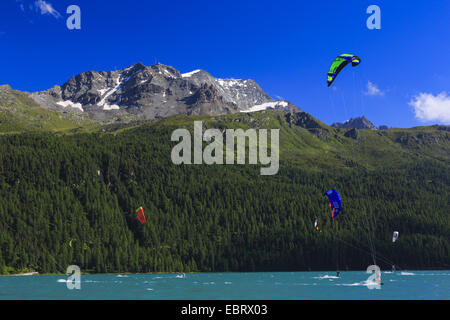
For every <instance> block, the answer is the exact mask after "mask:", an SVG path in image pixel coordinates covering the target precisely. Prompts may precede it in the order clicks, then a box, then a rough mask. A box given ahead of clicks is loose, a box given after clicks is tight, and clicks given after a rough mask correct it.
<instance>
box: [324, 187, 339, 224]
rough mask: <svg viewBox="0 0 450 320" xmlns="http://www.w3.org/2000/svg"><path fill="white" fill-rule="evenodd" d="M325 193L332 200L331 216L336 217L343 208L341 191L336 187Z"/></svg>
mask: <svg viewBox="0 0 450 320" xmlns="http://www.w3.org/2000/svg"><path fill="white" fill-rule="evenodd" d="M323 195H324V196H327V197H328V200H329V201H330V208H332V209H333V210H332V211H331V218H335V217H336V216H337V215H338V214H339V212H341V209H342V200H341V196H340V195H339V192H338V191H337V190H335V189H331V190H328V191H327V192H325V193H324V194H323Z"/></svg>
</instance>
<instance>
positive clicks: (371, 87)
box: [364, 81, 384, 96]
mask: <svg viewBox="0 0 450 320" xmlns="http://www.w3.org/2000/svg"><path fill="white" fill-rule="evenodd" d="M364 93H365V94H366V95H368V96H383V95H384V92H382V91H381V90H380V89H378V87H377V85H376V84H375V83H372V82H370V81H367V91H366V92H364Z"/></svg>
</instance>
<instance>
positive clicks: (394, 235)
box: [392, 231, 398, 242]
mask: <svg viewBox="0 0 450 320" xmlns="http://www.w3.org/2000/svg"><path fill="white" fill-rule="evenodd" d="M397 239H398V231H394V234H393V235H392V242H395V241H397Z"/></svg>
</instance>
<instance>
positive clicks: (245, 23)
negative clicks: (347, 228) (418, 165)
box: [0, 0, 450, 127]
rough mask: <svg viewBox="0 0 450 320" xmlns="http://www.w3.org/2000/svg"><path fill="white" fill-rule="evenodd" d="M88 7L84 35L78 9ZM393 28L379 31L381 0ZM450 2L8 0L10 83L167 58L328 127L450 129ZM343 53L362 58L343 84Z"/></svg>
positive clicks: (0, 22) (5, 33)
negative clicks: (249, 84) (375, 9)
mask: <svg viewBox="0 0 450 320" xmlns="http://www.w3.org/2000/svg"><path fill="white" fill-rule="evenodd" d="M72 4H76V5H78V6H79V7H80V8H81V30H69V29H67V27H66V19H67V18H68V17H69V14H67V13H66V9H67V7H68V6H69V5H72ZM372 4H375V5H378V6H379V7H380V9H381V30H369V29H368V28H367V27H366V20H367V19H368V17H369V16H370V15H369V14H367V13H366V9H367V7H368V6H369V5H372ZM449 40H450V1H446V0H428V1H378V0H377V1H375V0H374V1H372V0H370V1H365V0H354V1H342V0H341V1H299V0H295V1H294V0H291V1H285V0H277V1H274V0H272V1H266V0H257V1H253V0H240V1H234V0H227V1H222V0H214V1H211V0H209V1H204V0H195V1H186V0H180V1H178V0H172V1H168V0H158V1H156V0H152V1H142V0H128V1H103V0H99V1H93V0H90V1H87V0H70V1H65V0H48V1H47V0H45V1H44V0H38V1H36V0H2V1H1V2H0V52H1V53H0V57H1V59H0V84H10V85H11V86H12V87H13V88H15V89H18V90H24V91H39V90H45V89H48V88H50V87H52V86H53V85H55V84H63V83H64V82H65V81H67V80H68V79H69V78H70V77H72V76H74V75H76V74H78V73H80V72H83V71H87V70H105V71H109V70H114V69H116V68H117V69H121V68H124V67H127V66H129V65H131V64H134V63H137V62H139V61H140V62H143V63H144V64H146V65H151V64H154V63H155V61H158V62H160V63H163V64H167V65H171V66H173V67H175V68H176V69H178V70H180V71H181V72H189V71H192V70H194V69H204V70H206V71H208V72H209V73H211V74H212V75H213V76H215V77H222V78H242V79H254V80H255V81H256V82H258V84H260V86H261V87H262V88H263V89H264V90H265V91H266V92H267V93H269V94H270V95H271V96H272V97H274V98H279V99H280V98H283V99H286V100H289V101H291V102H292V103H294V104H296V105H298V106H299V107H300V108H301V109H303V110H304V111H307V112H309V113H311V114H312V115H313V116H315V117H317V118H319V119H321V120H322V121H324V122H325V123H328V124H331V123H332V122H335V121H339V122H343V121H345V120H347V119H349V118H351V117H357V116H361V115H365V116H366V117H367V118H368V119H370V120H371V121H372V122H374V123H375V124H376V125H382V124H384V125H388V126H392V127H412V126H418V125H429V124H435V123H443V124H450V87H449V84H450V63H449V61H450V41H449ZM341 53H353V54H356V55H358V56H360V57H361V59H362V62H361V64H360V65H359V66H357V67H355V68H352V67H350V66H348V67H347V68H346V69H344V70H343V71H342V73H341V74H340V75H339V76H338V78H337V79H336V81H335V83H334V84H333V86H332V87H330V88H328V87H327V85H326V74H327V71H328V68H329V66H330V64H331V62H332V61H333V59H334V58H335V57H336V56H337V55H339V54H341Z"/></svg>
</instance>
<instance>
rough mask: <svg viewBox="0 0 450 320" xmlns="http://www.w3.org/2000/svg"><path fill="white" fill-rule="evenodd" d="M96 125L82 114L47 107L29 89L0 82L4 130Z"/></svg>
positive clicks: (86, 128)
mask: <svg viewBox="0 0 450 320" xmlns="http://www.w3.org/2000/svg"><path fill="white" fill-rule="evenodd" d="M96 127H98V125H96V124H95V123H94V122H93V121H91V120H89V119H88V118H87V117H86V116H84V115H82V114H75V113H71V112H58V111H52V110H48V109H43V108H42V107H40V106H38V105H37V104H36V103H35V102H34V101H33V100H31V99H30V98H29V97H28V96H27V95H26V94H25V93H23V92H20V91H16V90H13V89H11V87H10V86H8V85H3V86H0V133H22V132H42V131H52V132H62V131H68V130H74V129H82V130H83V131H90V130H92V129H95V128H96Z"/></svg>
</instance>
